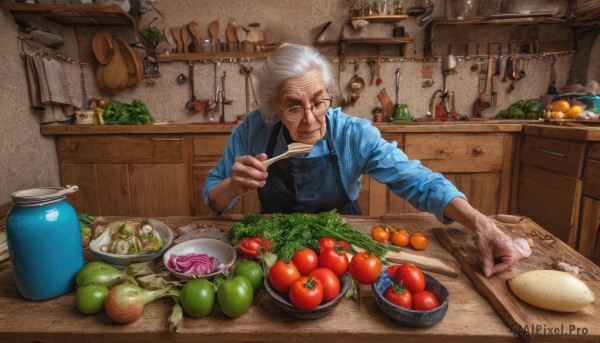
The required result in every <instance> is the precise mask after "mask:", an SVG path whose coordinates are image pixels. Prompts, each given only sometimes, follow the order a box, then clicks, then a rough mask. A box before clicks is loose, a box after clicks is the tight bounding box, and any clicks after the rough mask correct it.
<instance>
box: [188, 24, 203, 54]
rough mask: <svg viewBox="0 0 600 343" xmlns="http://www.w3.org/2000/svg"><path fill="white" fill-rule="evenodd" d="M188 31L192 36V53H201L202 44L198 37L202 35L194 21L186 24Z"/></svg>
mask: <svg viewBox="0 0 600 343" xmlns="http://www.w3.org/2000/svg"><path fill="white" fill-rule="evenodd" d="M188 30H190V34H191V35H192V41H193V42H194V51H195V52H201V51H202V43H201V42H200V37H202V34H201V33H200V26H198V23H196V22H195V21H190V23H189V24H188Z"/></svg>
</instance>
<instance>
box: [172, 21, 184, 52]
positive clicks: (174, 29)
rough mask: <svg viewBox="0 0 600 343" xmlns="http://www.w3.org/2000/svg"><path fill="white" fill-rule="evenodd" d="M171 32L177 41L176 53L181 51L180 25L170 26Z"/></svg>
mask: <svg viewBox="0 0 600 343" xmlns="http://www.w3.org/2000/svg"><path fill="white" fill-rule="evenodd" d="M171 33H173V38H175V41H176V42H177V53H178V54H181V53H182V52H183V41H182V40H181V27H172V28H171Z"/></svg>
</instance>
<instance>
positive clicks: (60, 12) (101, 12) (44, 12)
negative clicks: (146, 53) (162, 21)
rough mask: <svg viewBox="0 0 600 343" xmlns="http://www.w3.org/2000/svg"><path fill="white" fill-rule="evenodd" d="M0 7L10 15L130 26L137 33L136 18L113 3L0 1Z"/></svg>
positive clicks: (86, 24) (74, 22)
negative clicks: (26, 2)
mask: <svg viewBox="0 0 600 343" xmlns="http://www.w3.org/2000/svg"><path fill="white" fill-rule="evenodd" d="M0 8H2V9H4V10H7V11H10V13H11V14H12V15H16V14H28V15H37V16H41V17H44V18H48V19H50V20H53V21H55V22H57V23H59V24H62V25H68V26H98V25H103V26H124V27H131V28H133V29H134V31H135V33H136V35H137V26H138V22H137V20H136V19H135V18H134V17H132V16H131V15H130V14H129V13H127V12H125V11H123V10H122V9H121V8H120V7H118V6H116V5H114V4H85V5H84V4H17V3H2V4H0Z"/></svg>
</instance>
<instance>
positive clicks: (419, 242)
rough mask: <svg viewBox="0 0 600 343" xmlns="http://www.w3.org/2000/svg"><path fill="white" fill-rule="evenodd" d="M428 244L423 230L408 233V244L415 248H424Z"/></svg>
mask: <svg viewBox="0 0 600 343" xmlns="http://www.w3.org/2000/svg"><path fill="white" fill-rule="evenodd" d="M427 245H429V239H428V238H427V235H425V234H424V233H423V232H415V233H413V234H411V235H410V246H411V247H413V248H414V249H416V250H425V248H427Z"/></svg>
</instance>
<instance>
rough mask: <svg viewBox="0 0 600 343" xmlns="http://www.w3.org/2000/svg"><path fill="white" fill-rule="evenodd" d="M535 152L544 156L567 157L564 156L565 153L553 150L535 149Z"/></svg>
mask: <svg viewBox="0 0 600 343" xmlns="http://www.w3.org/2000/svg"><path fill="white" fill-rule="evenodd" d="M533 150H535V151H539V152H542V153H544V154H548V155H552V156H556V157H565V154H563V153H560V152H556V151H551V150H548V149H544V148H540V147H533Z"/></svg>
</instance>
